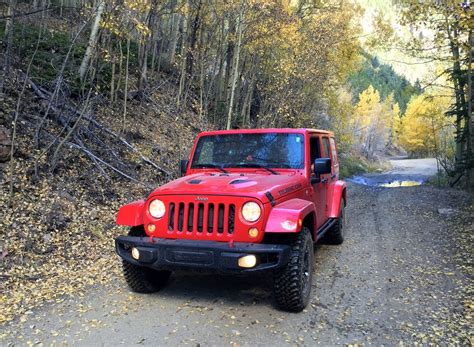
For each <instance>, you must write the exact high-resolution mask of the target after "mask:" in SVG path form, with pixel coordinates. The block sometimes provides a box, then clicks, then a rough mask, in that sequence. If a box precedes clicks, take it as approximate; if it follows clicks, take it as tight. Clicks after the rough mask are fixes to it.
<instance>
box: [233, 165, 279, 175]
mask: <svg viewBox="0 0 474 347" xmlns="http://www.w3.org/2000/svg"><path fill="white" fill-rule="evenodd" d="M232 166H234V167H254V168H259V169H265V170H267V171H268V172H270V173H271V174H272V175H279V173H278V172H276V171H275V170H272V169H270V168H269V167H268V166H265V165H262V164H257V163H238V164H235V165H232Z"/></svg>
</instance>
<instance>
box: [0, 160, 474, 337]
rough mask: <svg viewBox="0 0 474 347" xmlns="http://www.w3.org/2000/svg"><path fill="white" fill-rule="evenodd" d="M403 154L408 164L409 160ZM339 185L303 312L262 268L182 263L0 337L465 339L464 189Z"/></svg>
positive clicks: (468, 326)
mask: <svg viewBox="0 0 474 347" xmlns="http://www.w3.org/2000/svg"><path fill="white" fill-rule="evenodd" d="M408 164H409V165H408ZM403 165H404V167H407V165H408V167H411V166H414V167H416V163H415V162H413V161H412V162H409V163H407V161H404V163H403ZM400 167H401V166H399V167H398V168H396V170H400V171H403V169H400ZM425 170H426V169H425ZM424 172H425V171H423V173H424ZM403 173H406V172H403ZM396 174H400V172H396ZM409 174H414V173H413V172H409ZM348 195H349V205H348V230H347V235H346V240H345V242H344V243H343V244H342V245H341V246H329V245H317V246H316V247H315V252H316V253H315V254H316V256H315V259H316V271H315V276H314V279H313V288H312V290H313V292H312V294H313V297H312V300H311V304H310V305H309V306H308V308H307V309H306V310H305V311H304V312H302V313H299V314H290V313H285V312H281V311H278V310H276V309H275V308H274V307H273V303H272V296H271V282H270V278H269V277H262V276H253V277H245V278H239V277H226V276H217V275H206V274H189V273H180V274H176V275H175V276H173V278H172V281H171V283H170V284H169V285H168V286H167V287H166V288H165V289H164V290H162V291H161V292H159V293H156V294H153V295H139V294H134V293H131V292H129V291H128V289H127V287H126V285H125V283H124V281H123V279H122V278H121V277H119V278H117V280H116V282H115V283H113V284H111V285H110V286H108V287H100V288H92V289H91V290H90V292H89V293H87V294H86V295H85V296H83V297H79V298H74V299H65V300H64V301H62V302H61V303H58V304H54V305H53V304H51V305H50V306H47V307H44V308H43V309H41V310H38V311H34V312H31V315H30V316H31V318H30V319H29V320H28V321H26V322H23V323H21V322H15V323H14V324H12V325H9V326H6V327H3V328H2V329H4V331H6V334H5V336H6V337H5V338H4V340H3V341H1V340H0V343H1V344H2V345H9V344H10V345H27V344H28V343H32V344H40V343H44V344H45V345H50V344H53V343H54V344H56V345H61V344H70V345H84V346H115V345H119V344H125V345H150V346H151V345H153V346H156V345H166V346H168V345H171V346H174V345H189V346H228V345H231V346H247V345H249V346H250V345H252V346H254V345H262V346H267V345H273V346H280V345H291V346H294V345H307V346H314V345H323V346H328V345H347V344H365V345H370V344H374V345H381V344H384V345H398V344H399V343H400V342H404V343H405V344H408V345H411V344H413V343H414V342H424V343H433V344H440V343H453V344H458V345H470V341H472V338H473V334H472V317H471V316H472V313H473V312H472V311H473V308H474V304H473V300H472V284H471V283H472V235H473V226H472V219H469V212H466V210H465V206H466V204H467V199H468V197H467V195H466V194H464V193H462V192H460V191H455V190H440V189H436V188H434V187H429V186H417V187H403V188H381V187H370V186H362V185H356V184H350V187H349V193H348ZM440 209H441V210H440ZM443 209H444V210H443ZM440 211H441V212H440ZM471 212H472V211H471ZM466 221H467V222H466ZM111 246H112V245H111ZM115 261H117V263H118V259H115Z"/></svg>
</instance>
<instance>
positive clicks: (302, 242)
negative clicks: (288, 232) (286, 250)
mask: <svg viewBox="0 0 474 347" xmlns="http://www.w3.org/2000/svg"><path fill="white" fill-rule="evenodd" d="M290 252H291V253H290V259H289V261H288V263H287V264H286V265H285V266H284V267H283V268H282V269H279V270H277V271H276V272H275V274H274V277H273V292H274V296H275V301H276V305H277V306H278V308H280V309H282V310H285V311H289V312H301V311H302V310H303V309H304V308H305V307H306V306H307V305H308V302H309V299H310V296H311V282H312V278H313V265H314V251H313V239H312V238H311V233H310V231H309V229H308V228H306V227H303V229H302V230H301V232H300V233H299V234H298V235H296V238H295V240H294V241H293V242H292V244H291V251H290Z"/></svg>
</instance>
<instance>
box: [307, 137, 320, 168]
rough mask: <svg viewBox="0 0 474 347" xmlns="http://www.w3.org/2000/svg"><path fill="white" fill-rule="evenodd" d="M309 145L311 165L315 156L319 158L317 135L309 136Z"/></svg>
mask: <svg viewBox="0 0 474 347" xmlns="http://www.w3.org/2000/svg"><path fill="white" fill-rule="evenodd" d="M309 146H310V154H311V155H310V156H311V158H310V160H311V165H313V163H314V160H315V159H317V158H321V149H320V147H319V137H311V138H310V140H309Z"/></svg>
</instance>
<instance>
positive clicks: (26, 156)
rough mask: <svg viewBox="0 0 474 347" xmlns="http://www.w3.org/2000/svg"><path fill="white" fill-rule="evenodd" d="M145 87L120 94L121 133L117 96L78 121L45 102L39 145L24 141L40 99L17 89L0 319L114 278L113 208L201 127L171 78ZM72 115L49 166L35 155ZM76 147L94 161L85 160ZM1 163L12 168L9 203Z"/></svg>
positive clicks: (136, 193)
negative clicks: (71, 133) (137, 93)
mask: <svg viewBox="0 0 474 347" xmlns="http://www.w3.org/2000/svg"><path fill="white" fill-rule="evenodd" d="M14 74H15V75H16V77H17V78H15V79H11V81H13V83H15V81H18V82H16V83H17V84H16V85H11V86H10V89H9V90H16V91H18V90H21V87H22V86H21V83H20V81H21V73H20V70H17V69H15V71H14ZM32 83H39V82H37V81H32ZM38 85H39V84H38ZM38 85H36V87H37V86H38ZM155 86H156V87H154V88H153V89H152V90H153V92H151V93H149V94H148V97H147V100H146V101H143V100H134V99H131V100H130V101H129V105H128V107H129V112H128V114H127V116H126V117H125V126H124V129H125V131H124V132H122V127H123V119H122V118H123V111H122V108H123V105H122V104H121V103H112V104H111V103H109V102H108V101H107V100H103V99H101V98H100V97H97V98H91V100H92V102H91V106H90V107H89V108H88V112H87V118H88V119H84V118H83V119H82V120H79V121H78V119H79V117H80V114H79V115H78V114H77V113H73V112H69V113H59V112H58V113H56V112H53V111H51V110H50V111H49V115H48V116H47V117H46V119H45V122H44V125H43V126H42V130H41V132H40V147H39V149H35V146H34V138H35V132H36V129H37V127H38V123H39V122H40V120H41V119H42V118H43V116H44V115H45V113H46V111H47V109H48V102H47V100H45V99H42V98H40V97H38V93H35V92H34V91H33V89H34V88H32V87H33V85H31V84H30V85H29V86H28V87H27V89H26V91H25V94H24V95H23V97H22V100H23V101H22V102H21V107H20V110H19V111H20V112H19V114H18V115H19V118H18V126H17V138H16V140H17V143H16V147H15V148H16V150H15V155H14V162H13V163H12V162H11V161H10V162H6V163H2V164H1V166H0V187H1V194H0V230H2V233H0V268H1V272H0V276H1V284H0V293H1V294H0V302H1V304H0V323H1V322H5V321H7V320H10V319H12V318H14V317H20V318H21V317H23V318H21V319H25V318H24V317H25V316H24V315H25V314H27V313H28V311H31V309H33V308H34V307H37V306H41V305H42V304H43V303H45V302H51V301H61V300H63V299H62V298H63V296H64V295H81V293H82V292H83V290H84V289H86V288H87V287H89V286H94V285H97V284H99V283H102V282H106V281H109V280H111V279H112V278H114V277H115V274H114V272H115V271H116V269H117V267H116V266H115V265H114V264H111V263H110V259H111V257H112V256H113V253H114V247H113V244H112V239H113V237H114V236H117V235H118V234H121V233H124V232H126V230H124V229H123V228H120V227H117V226H115V215H116V212H117V210H118V208H119V206H120V205H121V204H124V203H126V202H130V201H133V200H136V199H141V198H143V197H144V196H145V195H146V194H147V193H148V192H149V190H150V189H151V187H155V186H157V185H158V184H160V183H162V182H164V181H166V180H169V179H171V177H172V176H174V175H176V174H177V169H178V162H179V158H181V157H185V156H187V155H188V152H189V149H190V146H191V145H192V142H193V138H194V136H195V135H196V133H197V132H198V131H200V130H201V129H203V128H205V124H204V123H202V122H199V119H198V116H197V114H196V113H195V112H194V111H193V109H191V108H190V107H186V108H183V109H182V110H181V111H179V112H177V111H175V110H176V108H175V94H176V88H177V86H176V84H175V83H174V81H173V78H172V76H169V75H160V76H157V77H156V82H155ZM42 90H43V92H45V93H47V92H48V89H46V88H43V89H42ZM17 99H18V92H11V93H7V94H6V95H4V100H3V102H2V107H0V126H5V127H7V126H9V125H10V124H11V123H12V122H13V119H14V116H15V109H16V103H17ZM65 103H67V104H68V105H70V106H71V105H75V104H76V103H77V100H75V99H72V98H65V99H63V101H62V105H57V107H58V108H59V107H60V106H62V109H63V110H64V109H65V106H64V105H65ZM71 107H73V106H71ZM79 110H80V107H79ZM79 112H80V111H79ZM61 119H66V120H67V124H62V123H61ZM75 122H78V123H79V126H80V127H81V128H80V130H81V131H80V132H79V135H78V136H80V138H78V139H77V140H76V139H75V138H72V137H71V138H70V140H68V141H67V142H68V143H65V145H64V146H63V147H62V149H61V150H60V154H59V155H58V161H57V163H56V165H55V168H54V169H53V164H52V158H51V154H50V155H48V156H47V157H46V156H44V155H41V154H42V152H43V151H44V150H45V148H47V146H50V145H52V144H53V143H54V145H55V146H56V145H57V144H58V138H59V135H60V134H61V133H62V132H64V131H66V129H70V128H71V124H74V123H75ZM111 133H112V134H115V135H117V136H112V135H110V134H111ZM79 140H81V142H78V141H79ZM78 143H82V144H83V145H84V149H81V148H79V147H77V144H78ZM127 144H128V145H130V146H133V147H134V148H136V150H137V151H135V150H131V149H130V147H128V146H127ZM85 150H90V151H91V152H93V153H94V154H95V155H97V157H98V158H99V159H96V160H92V158H93V157H91V156H89V155H87V153H86V152H85ZM38 157H39V159H38V160H37V158H38ZM141 157H146V158H147V159H149V162H147V161H144V160H143V159H142V158H141ZM98 160H104V163H107V164H108V165H110V166H114V167H115V168H118V169H120V171H121V172H123V173H124V174H126V175H128V176H130V177H131V178H133V180H131V179H128V178H126V177H124V176H123V175H122V174H119V173H117V172H116V171H114V170H112V169H110V167H109V166H107V165H106V164H104V163H102V162H99V161H98ZM150 163H153V165H152V164H150ZM10 165H14V173H15V175H14V177H13V180H14V183H13V201H12V202H13V207H12V208H10V206H9V199H10V193H9V187H10V180H11V179H12V178H11V177H10V176H9V174H8V173H7V169H9V168H10ZM154 165H156V166H157V167H159V168H161V169H163V172H162V171H160V170H158V169H157V168H156V167H155V166H154ZM35 167H36V171H37V174H36V175H35ZM164 171H166V172H168V173H170V175H168V174H166V173H164Z"/></svg>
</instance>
